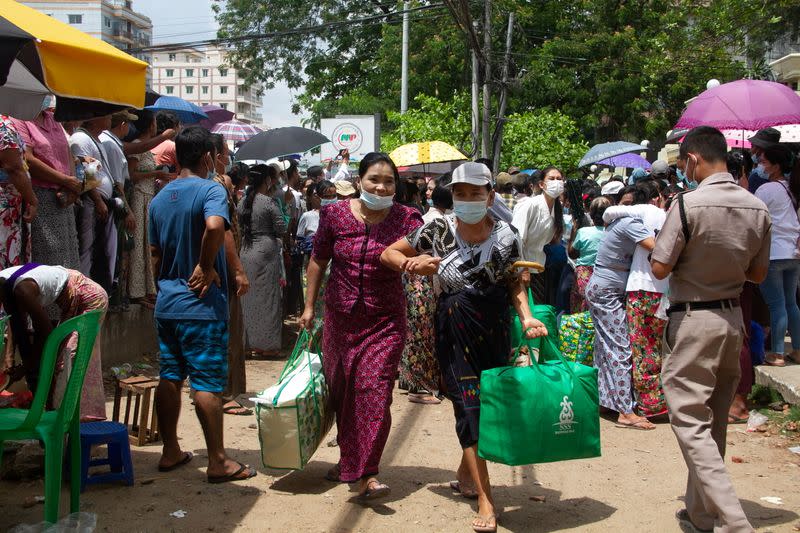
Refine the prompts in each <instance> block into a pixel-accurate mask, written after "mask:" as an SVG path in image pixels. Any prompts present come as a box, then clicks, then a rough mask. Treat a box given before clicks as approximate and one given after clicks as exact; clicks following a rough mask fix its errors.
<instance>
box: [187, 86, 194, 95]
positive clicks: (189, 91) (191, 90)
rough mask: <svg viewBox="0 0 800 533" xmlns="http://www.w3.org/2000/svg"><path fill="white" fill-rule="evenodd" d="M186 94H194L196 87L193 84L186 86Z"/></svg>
mask: <svg viewBox="0 0 800 533" xmlns="http://www.w3.org/2000/svg"><path fill="white" fill-rule="evenodd" d="M186 94H194V87H192V86H191V85H189V86H188V87H186Z"/></svg>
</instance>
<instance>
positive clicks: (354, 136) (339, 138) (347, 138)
mask: <svg viewBox="0 0 800 533" xmlns="http://www.w3.org/2000/svg"><path fill="white" fill-rule="evenodd" d="M331 140H332V141H333V145H334V146H335V147H336V148H338V149H340V150H341V149H342V148H347V151H348V152H350V153H351V154H354V153H356V152H358V149H359V148H361V145H362V144H363V142H364V135H363V134H362V133H361V128H359V127H358V126H356V125H355V124H353V123H351V122H344V123H342V124H339V125H338V126H336V128H335V129H334V130H333V138H332V139H331Z"/></svg>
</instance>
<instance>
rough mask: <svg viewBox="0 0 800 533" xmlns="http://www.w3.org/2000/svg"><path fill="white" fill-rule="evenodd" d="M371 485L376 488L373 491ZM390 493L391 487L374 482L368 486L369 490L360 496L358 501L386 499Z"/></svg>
mask: <svg viewBox="0 0 800 533" xmlns="http://www.w3.org/2000/svg"><path fill="white" fill-rule="evenodd" d="M370 485H372V486H373V487H375V488H373V489H371V488H369V487H370ZM390 492H391V489H390V488H389V485H386V484H384V483H377V482H374V481H373V482H372V483H370V484H369V485H367V490H365V491H364V492H363V493H362V494H359V495H358V499H359V500H361V501H368V500H377V499H378V498H384V497H386V496H388V495H389V493H390Z"/></svg>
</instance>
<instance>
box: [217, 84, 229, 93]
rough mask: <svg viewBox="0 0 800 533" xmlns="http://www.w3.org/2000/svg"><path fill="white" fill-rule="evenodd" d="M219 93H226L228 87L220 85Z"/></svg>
mask: <svg viewBox="0 0 800 533" xmlns="http://www.w3.org/2000/svg"><path fill="white" fill-rule="evenodd" d="M219 94H228V87H227V86H226V85H222V86H221V87H220V88H219Z"/></svg>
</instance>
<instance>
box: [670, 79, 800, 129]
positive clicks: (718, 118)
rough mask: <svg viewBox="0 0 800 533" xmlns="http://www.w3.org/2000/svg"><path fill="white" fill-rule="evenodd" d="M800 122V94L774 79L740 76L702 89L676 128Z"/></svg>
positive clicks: (731, 126) (758, 126)
mask: <svg viewBox="0 0 800 533" xmlns="http://www.w3.org/2000/svg"><path fill="white" fill-rule="evenodd" d="M798 122H800V96H798V95H797V93H795V92H794V91H792V90H791V89H790V88H789V87H787V86H785V85H782V84H780V83H775V82H772V81H761V80H737V81H732V82H730V83H724V84H722V85H720V86H718V87H714V88H713V89H708V90H707V91H704V92H702V93H701V94H700V95H699V96H697V97H696V98H695V99H694V100H692V101H691V103H689V105H688V106H686V110H685V111H684V112H683V115H681V118H680V119H679V120H678V123H677V124H676V125H675V128H695V127H697V126H713V127H715V128H717V129H739V130H760V129H762V128H769V127H771V126H778V125H780V124H796V123H798Z"/></svg>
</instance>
